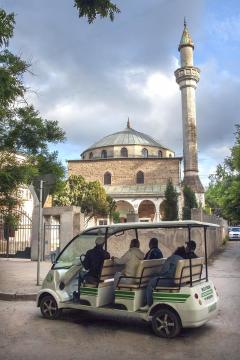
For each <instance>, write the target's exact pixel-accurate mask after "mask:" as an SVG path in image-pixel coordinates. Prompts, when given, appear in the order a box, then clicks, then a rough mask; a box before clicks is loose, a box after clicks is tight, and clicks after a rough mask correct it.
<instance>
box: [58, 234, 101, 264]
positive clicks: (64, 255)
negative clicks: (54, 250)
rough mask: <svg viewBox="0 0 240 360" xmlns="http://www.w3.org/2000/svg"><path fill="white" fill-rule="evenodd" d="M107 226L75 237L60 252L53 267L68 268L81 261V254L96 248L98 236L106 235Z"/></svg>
mask: <svg viewBox="0 0 240 360" xmlns="http://www.w3.org/2000/svg"><path fill="white" fill-rule="evenodd" d="M105 230H106V229H105V228H95V229H91V230H89V231H86V232H84V233H83V234H80V235H78V236H77V237H75V238H74V239H73V240H72V241H71V242H70V243H69V244H68V245H67V246H66V247H65V248H64V249H63V251H62V252H61V253H60V254H59V256H58V258H57V260H56V263H55V264H54V265H53V269H60V268H61V269H63V268H64V269H68V268H70V267H71V266H72V265H74V264H76V262H79V260H80V256H81V255H83V254H84V255H85V254H86V252H87V251H88V250H89V249H92V248H94V246H95V241H96V238H97V237H98V236H104V235H105Z"/></svg>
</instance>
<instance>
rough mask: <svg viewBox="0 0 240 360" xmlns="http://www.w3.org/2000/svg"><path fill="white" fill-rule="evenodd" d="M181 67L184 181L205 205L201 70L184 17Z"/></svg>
mask: <svg viewBox="0 0 240 360" xmlns="http://www.w3.org/2000/svg"><path fill="white" fill-rule="evenodd" d="M178 50H179V52H180V57H181V67H180V68H179V69H177V70H176V71H175V77H176V82H177V83H178V85H179V88H180V90H181V94H182V125H183V157H184V180H183V181H184V183H185V184H186V185H188V186H189V187H190V188H191V189H192V191H194V193H195V194H196V197H197V199H198V202H201V204H202V205H203V206H204V188H203V186H202V184H201V181H200V179H199V176H198V153H197V127H196V101H195V90H196V88H197V83H198V81H199V79H200V70H199V69H198V68H197V67H195V66H194V64H193V50H194V44H193V41H192V38H191V36H190V33H189V31H188V28H187V24H186V19H184V29H183V33H182V37H181V41H180V44H179V47H178Z"/></svg>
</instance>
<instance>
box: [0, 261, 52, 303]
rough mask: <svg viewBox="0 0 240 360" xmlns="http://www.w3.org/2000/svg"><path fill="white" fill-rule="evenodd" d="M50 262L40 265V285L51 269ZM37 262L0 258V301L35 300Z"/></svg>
mask: <svg viewBox="0 0 240 360" xmlns="http://www.w3.org/2000/svg"><path fill="white" fill-rule="evenodd" d="M51 265H52V264H51V262H49V261H43V262H41V263H40V284H42V281H43V280H44V278H45V276H46V274H47V272H48V271H49V270H50V268H51ZM36 284H37V261H31V260H28V259H15V258H10V259H6V258H0V300H35V299H36V294H37V292H38V291H39V290H40V288H41V286H37V285H36Z"/></svg>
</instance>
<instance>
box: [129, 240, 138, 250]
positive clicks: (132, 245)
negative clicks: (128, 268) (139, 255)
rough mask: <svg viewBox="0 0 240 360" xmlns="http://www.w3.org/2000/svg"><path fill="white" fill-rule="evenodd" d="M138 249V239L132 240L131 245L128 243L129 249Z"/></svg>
mask: <svg viewBox="0 0 240 360" xmlns="http://www.w3.org/2000/svg"><path fill="white" fill-rule="evenodd" d="M134 247H135V248H139V247H140V242H139V240H138V239H132V240H131V243H130V248H134Z"/></svg>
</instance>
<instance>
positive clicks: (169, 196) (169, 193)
mask: <svg viewBox="0 0 240 360" xmlns="http://www.w3.org/2000/svg"><path fill="white" fill-rule="evenodd" d="M164 196H165V200H164V202H163V220H165V221H173V220H178V193H177V191H176V189H175V188H174V186H173V183H172V181H171V180H170V179H169V180H168V182H167V187H166V190H165V194H164Z"/></svg>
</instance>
